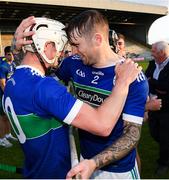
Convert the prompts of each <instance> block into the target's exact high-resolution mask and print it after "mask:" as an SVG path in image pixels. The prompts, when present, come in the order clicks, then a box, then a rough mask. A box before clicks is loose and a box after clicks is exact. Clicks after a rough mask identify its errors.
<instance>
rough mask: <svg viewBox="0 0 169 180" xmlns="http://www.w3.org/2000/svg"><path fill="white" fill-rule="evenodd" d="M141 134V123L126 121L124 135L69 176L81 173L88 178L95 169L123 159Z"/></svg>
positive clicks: (83, 162)
mask: <svg viewBox="0 0 169 180" xmlns="http://www.w3.org/2000/svg"><path fill="white" fill-rule="evenodd" d="M140 135H141V125H140V124H136V123H131V122H128V121H124V131H123V134H122V136H121V137H120V138H119V139H118V140H117V141H116V142H115V143H113V144H112V145H111V146H109V147H108V148H107V149H105V150H104V151H102V152H101V153H99V154H98V155H96V156H95V157H93V158H92V159H89V160H87V159H85V160H83V161H81V162H80V163H79V164H78V165H77V166H75V167H74V168H72V169H71V170H70V171H69V172H68V174H67V178H68V179H69V178H72V177H73V176H75V175H76V174H78V173H80V174H81V176H82V178H84V179H87V178H89V177H90V176H91V174H92V173H93V172H94V171H95V170H97V169H100V168H102V167H104V166H106V165H108V164H110V163H113V162H116V161H118V160H120V159H122V158H123V157H125V156H126V155H127V154H128V153H129V152H130V151H131V150H132V149H133V148H135V147H136V145H137V143H138V141H139V139H140Z"/></svg>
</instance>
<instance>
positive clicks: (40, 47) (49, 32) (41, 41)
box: [24, 17, 67, 64]
mask: <svg viewBox="0 0 169 180" xmlns="http://www.w3.org/2000/svg"><path fill="white" fill-rule="evenodd" d="M35 21H36V23H35V24H34V25H32V26H30V27H28V28H27V29H26V30H25V31H26V32H28V31H34V32H35V34H34V35H33V36H32V40H33V43H32V44H29V45H25V46H24V50H26V51H31V52H38V53H39V54H40V55H41V56H42V57H43V58H44V60H45V61H46V62H47V63H49V64H53V63H54V62H55V60H56V58H58V56H57V54H58V52H60V51H62V50H63V48H64V46H65V44H66V43H67V36H66V32H65V31H64V30H63V28H65V26H64V25H63V24H62V23H61V22H59V21H56V20H53V19H48V18H45V17H41V18H35ZM46 42H54V43H55V47H56V49H57V54H56V57H55V58H54V59H52V60H49V59H48V58H47V57H46V55H45V53H44V47H45V43H46Z"/></svg>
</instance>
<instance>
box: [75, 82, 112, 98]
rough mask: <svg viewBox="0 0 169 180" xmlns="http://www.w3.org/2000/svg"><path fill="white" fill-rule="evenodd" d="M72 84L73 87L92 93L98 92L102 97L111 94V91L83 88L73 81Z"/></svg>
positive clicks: (89, 87)
mask: <svg viewBox="0 0 169 180" xmlns="http://www.w3.org/2000/svg"><path fill="white" fill-rule="evenodd" d="M73 84H74V86H75V87H78V88H82V89H86V90H90V91H92V92H98V93H101V94H104V95H110V94H111V91H107V90H103V89H100V88H95V87H91V86H85V85H82V84H79V83H77V82H74V81H73Z"/></svg>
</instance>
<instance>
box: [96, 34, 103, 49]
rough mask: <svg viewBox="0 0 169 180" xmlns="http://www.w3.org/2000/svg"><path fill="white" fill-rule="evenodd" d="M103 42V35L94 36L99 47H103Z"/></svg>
mask: <svg viewBox="0 0 169 180" xmlns="http://www.w3.org/2000/svg"><path fill="white" fill-rule="evenodd" d="M102 40H103V37H102V35H101V34H100V33H96V34H95V35H94V42H95V44H96V45H97V46H100V45H101V43H102Z"/></svg>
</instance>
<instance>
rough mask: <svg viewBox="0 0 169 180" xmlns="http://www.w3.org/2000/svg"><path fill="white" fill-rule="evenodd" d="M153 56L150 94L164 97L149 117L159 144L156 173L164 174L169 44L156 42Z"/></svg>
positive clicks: (167, 164) (168, 165) (168, 164)
mask: <svg viewBox="0 0 169 180" xmlns="http://www.w3.org/2000/svg"><path fill="white" fill-rule="evenodd" d="M152 56H153V57H154V61H151V62H150V64H149V66H148V68H147V70H146V76H147V78H148V82H149V86H150V96H157V97H158V98H160V99H162V106H161V108H160V109H159V110H158V111H149V113H148V118H149V128H150V133H151V135H152V137H153V138H154V140H155V141H157V143H158V144H159V159H158V160H157V162H158V167H157V169H156V174H157V175H162V174H165V173H166V172H167V171H168V170H169V45H168V44H167V43H166V42H164V41H160V42H156V43H154V44H153V45H152Z"/></svg>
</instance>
